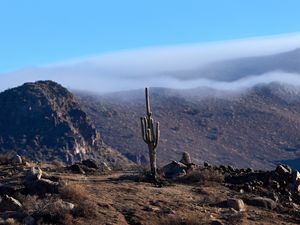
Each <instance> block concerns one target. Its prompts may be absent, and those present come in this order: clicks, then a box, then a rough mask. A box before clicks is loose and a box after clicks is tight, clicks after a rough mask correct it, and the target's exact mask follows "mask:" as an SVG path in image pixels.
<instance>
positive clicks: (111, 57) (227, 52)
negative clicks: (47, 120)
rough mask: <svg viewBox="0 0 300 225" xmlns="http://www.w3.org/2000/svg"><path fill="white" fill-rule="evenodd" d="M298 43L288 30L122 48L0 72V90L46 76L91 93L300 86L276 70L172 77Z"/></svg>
mask: <svg viewBox="0 0 300 225" xmlns="http://www.w3.org/2000/svg"><path fill="white" fill-rule="evenodd" d="M299 47H300V34H290V35H282V36H273V37H263V38H254V39H246V40H234V41H225V42H219V43H209V44H192V45H182V46H169V47H158V48H145V49H138V50H131V51H123V52H117V53H110V54H105V55H99V56H91V57H88V58H82V59H76V60H69V61H65V62H59V63H53V64H50V65H47V66H40V67H36V68H28V69H22V70H19V71H15V72H11V73H6V74H0V90H4V89H6V88H11V87H14V86H17V85H20V84H22V83H24V82H29V81H36V80H46V79H51V80H54V81H57V82H59V83H61V84H63V85H64V86H66V87H69V88H72V89H80V90H89V91H96V92H110V91H119V90H130V89H136V88H142V87H144V86H160V87H173V88H193V87H197V86H203V85H204V86H210V87H214V88H218V89H234V88H241V87H248V86H249V85H254V84H257V83H261V82H272V81H279V82H289V83H294V84H295V83H297V84H298V83H299V84H300V76H299V75H298V74H296V73H286V72H278V71H277V72H276V71H273V72H270V73H267V74H258V75H256V76H247V77H242V78H239V79H238V80H234V81H230V82H221V81H220V80H212V79H209V77H207V76H203V75H202V74H197V76H196V77H193V79H187V80H184V81H182V80H181V79H180V80H179V79H177V78H178V76H179V77H180V76H181V77H184V76H185V73H184V72H182V71H193V70H195V69H199V68H201V67H203V66H205V65H207V64H209V63H213V62H216V61H221V60H227V59H235V58H241V57H248V56H261V55H269V54H275V53H279V52H283V51H290V50H293V49H296V48H299ZM212 65H213V64H212ZM172 72H175V73H177V74H176V77H175V76H174V77H172V75H171V76H170V74H172ZM178 72H179V75H178ZM204 77H205V78H204ZM283 78H284V79H283Z"/></svg>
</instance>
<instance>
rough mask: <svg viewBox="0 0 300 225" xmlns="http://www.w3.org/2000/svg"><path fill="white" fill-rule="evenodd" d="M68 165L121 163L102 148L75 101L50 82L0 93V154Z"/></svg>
mask: <svg viewBox="0 0 300 225" xmlns="http://www.w3.org/2000/svg"><path fill="white" fill-rule="evenodd" d="M11 151H15V152H16V153H18V154H20V155H25V156H27V157H28V158H30V159H34V160H46V161H52V160H54V159H58V160H61V161H63V162H66V163H71V162H73V161H76V160H82V159H84V158H88V157H93V158H98V159H101V160H105V161H115V160H123V157H121V156H120V154H118V153H117V152H115V151H113V150H111V149H110V148H108V147H106V146H105V145H104V144H103V141H102V139H101V137H100V134H99V132H98V131H97V130H96V129H95V127H94V125H93V123H92V122H91V121H90V119H89V118H88V116H87V115H86V113H85V112H84V111H83V110H82V109H81V107H80V105H79V104H78V101H77V100H76V98H75V97H74V96H73V95H72V94H71V93H70V92H69V91H68V90H67V89H66V88H64V87H62V86H61V85H59V84H57V83H55V82H52V81H39V82H36V83H25V84H24V85H22V86H20V87H17V88H13V89H9V90H6V91H4V92H3V93H0V153H7V152H11Z"/></svg>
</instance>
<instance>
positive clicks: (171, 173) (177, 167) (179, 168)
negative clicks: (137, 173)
mask: <svg viewBox="0 0 300 225" xmlns="http://www.w3.org/2000/svg"><path fill="white" fill-rule="evenodd" d="M186 169H187V166H186V165H185V164H183V163H181V162H176V161H172V162H171V163H170V164H168V165H166V166H164V167H163V168H162V172H163V174H164V175H165V177H167V178H171V179H174V178H176V177H179V176H182V175H185V174H186Z"/></svg>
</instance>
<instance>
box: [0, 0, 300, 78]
mask: <svg viewBox="0 0 300 225" xmlns="http://www.w3.org/2000/svg"><path fill="white" fill-rule="evenodd" d="M299 8H300V1H297V0H285V1H282V0H251V1H250V0H248V1H242V0H218V1H216V0H207V1H201V0H195V1H192V0H185V1H182V0H172V1H169V0H151V1H147V0H144V1H143V0H126V1H125V0H118V1H117V0H107V1H104V0H85V1H82V0H48V1H46V0H43V1H41V0H26V1H23V0H2V1H0V73H3V72H8V71H13V70H17V69H20V68H24V67H32V66H38V65H43V64H48V63H52V62H59V61H64V60H68V59H72V58H78V57H85V56H90V55H98V54H103V53H106V52H114V51H120V50H126V49H135V48H143V47H152V46H166V45H167V46H172V45H178V44H188V43H205V42H213V41H222V40H231V39H241V38H249V37H257V36H269V35H276V34H285V33H292V32H299V31H300V13H299Z"/></svg>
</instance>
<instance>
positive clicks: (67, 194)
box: [59, 184, 89, 204]
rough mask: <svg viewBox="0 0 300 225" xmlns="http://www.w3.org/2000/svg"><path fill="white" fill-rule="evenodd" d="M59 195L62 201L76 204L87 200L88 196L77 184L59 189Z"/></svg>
mask: <svg viewBox="0 0 300 225" xmlns="http://www.w3.org/2000/svg"><path fill="white" fill-rule="evenodd" d="M59 194H60V196H61V198H62V199H65V200H68V201H71V202H72V203H78V204H80V203H81V202H83V201H85V200H87V199H88V196H89V195H88V193H87V191H86V189H85V188H84V187H83V186H82V185H79V184H66V185H64V186H63V187H61V188H60V190H59Z"/></svg>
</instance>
